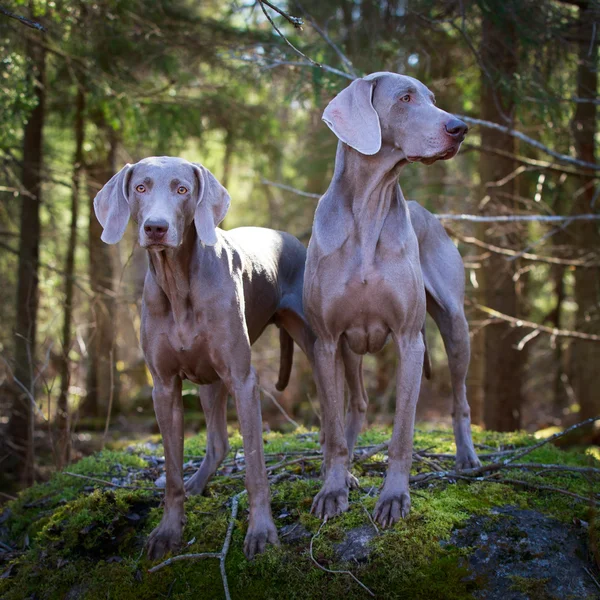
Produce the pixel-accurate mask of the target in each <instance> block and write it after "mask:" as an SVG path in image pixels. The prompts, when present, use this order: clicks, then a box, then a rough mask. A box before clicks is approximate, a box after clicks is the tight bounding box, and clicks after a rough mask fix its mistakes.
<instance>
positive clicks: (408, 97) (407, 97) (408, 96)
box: [400, 94, 410, 102]
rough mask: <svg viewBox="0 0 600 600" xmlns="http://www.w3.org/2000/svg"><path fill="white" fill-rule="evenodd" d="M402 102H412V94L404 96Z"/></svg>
mask: <svg viewBox="0 0 600 600" xmlns="http://www.w3.org/2000/svg"><path fill="white" fill-rule="evenodd" d="M400 100H402V102H410V94H406V95H405V96H402V98H400Z"/></svg>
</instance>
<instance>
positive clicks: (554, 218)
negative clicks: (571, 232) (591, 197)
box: [434, 213, 600, 223]
mask: <svg viewBox="0 0 600 600" xmlns="http://www.w3.org/2000/svg"><path fill="white" fill-rule="evenodd" d="M434 217H435V218H436V219H440V220H442V221H472V222H475V223H514V222H517V221H526V222H532V221H534V222H545V223H555V222H565V221H567V222H571V221H597V220H598V219H600V215H595V214H584V215H498V216H491V215H490V216H487V215H485V216H484V215H461V214H453V213H447V214H435V215H434Z"/></svg>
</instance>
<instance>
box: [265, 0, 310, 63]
mask: <svg viewBox="0 0 600 600" xmlns="http://www.w3.org/2000/svg"><path fill="white" fill-rule="evenodd" d="M258 3H259V4H260V8H261V10H262V11H263V13H264V15H265V17H267V20H268V21H269V23H271V26H272V27H273V29H274V30H275V31H276V32H277V33H278V34H279V35H280V37H282V38H283V41H284V42H285V43H286V44H287V45H288V46H289V47H290V48H291V49H292V50H293V51H294V52H295V53H296V54H299V55H300V56H301V57H302V58H305V59H306V60H307V61H308V62H309V63H310V64H311V65H312V66H313V67H320V66H321V65H320V64H319V63H318V62H316V61H314V60H313V59H312V58H310V57H309V56H306V54H304V52H302V51H301V50H298V48H296V46H294V44H292V42H290V40H288V39H287V38H286V37H285V35H283V33H282V32H281V31H280V30H279V28H278V27H277V25H275V22H274V21H273V19H271V16H270V15H269V13H268V12H267V9H266V8H265V4H267V6H270V7H271V8H274V7H273V5H272V4H270V3H268V2H264V0H258ZM263 3H264V4H263ZM275 10H277V9H275ZM277 12H280V11H279V10H277ZM288 20H289V19H288Z"/></svg>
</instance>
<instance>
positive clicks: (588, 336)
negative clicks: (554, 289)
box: [470, 303, 600, 418]
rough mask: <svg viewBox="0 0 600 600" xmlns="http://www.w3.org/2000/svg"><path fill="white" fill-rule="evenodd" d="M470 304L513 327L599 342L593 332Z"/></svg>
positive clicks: (599, 337)
mask: <svg viewBox="0 0 600 600" xmlns="http://www.w3.org/2000/svg"><path fill="white" fill-rule="evenodd" d="M470 304H471V305H472V306H474V307H475V308H477V309H478V310H480V311H481V312H484V313H486V314H488V315H491V316H492V317H495V318H496V319H500V320H501V321H506V322H507V323H510V324H511V325H512V326H513V327H527V328H528V329H535V330H537V331H541V332H543V333H547V334H549V335H551V336H552V337H567V338H575V339H578V340H585V341H588V342H600V335H596V334H593V333H583V332H582V331H571V330H568V329H557V328H556V327H546V326H545V325H541V324H540V323H534V322H533V321H526V320H524V319H517V318H516V317H511V316H510V315H505V314H504V313H501V312H499V311H497V310H494V309H493V308H489V307H487V306H483V305H481V304H476V303H470ZM599 418H600V417H599Z"/></svg>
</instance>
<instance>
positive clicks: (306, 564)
mask: <svg viewBox="0 0 600 600" xmlns="http://www.w3.org/2000/svg"><path fill="white" fill-rule="evenodd" d="M315 433H316V432H312V431H301V432H296V433H293V434H281V433H277V432H272V433H269V434H265V452H266V453H272V454H278V453H285V452H297V451H312V450H316V449H317V448H318V436H317V435H315ZM389 435H390V432H389V430H387V429H383V428H379V429H377V428H374V429H370V430H368V431H366V432H365V433H363V434H361V436H360V438H359V442H358V444H359V445H363V446H364V445H376V444H378V443H381V442H382V441H385V440H387V439H389ZM475 439H476V442H477V443H481V444H485V445H486V446H490V447H493V448H500V447H507V446H508V447H517V446H519V447H520V446H527V445H531V444H534V443H535V442H536V440H535V439H534V438H532V437H530V436H526V435H525V434H522V433H517V434H496V433H490V432H481V431H478V430H476V431H475ZM230 443H231V445H232V447H233V448H234V449H236V450H237V449H240V448H241V447H242V441H241V438H240V436H239V434H238V433H236V432H231V442H230ZM204 444H205V435H204V434H199V435H197V436H194V437H192V438H189V439H188V440H186V445H185V452H186V454H188V455H192V456H200V455H202V454H203V453H204ZM415 445H416V447H417V448H418V449H424V448H431V449H432V451H437V452H453V448H454V440H453V436H452V432H451V430H449V429H444V430H439V429H436V430H426V429H422V428H421V429H419V430H418V431H417V433H416V436H415ZM155 451H156V452H157V453H159V454H160V453H161V448H157V449H156V450H155ZM148 453H149V452H148V450H147V448H144V446H143V445H140V447H139V448H138V449H137V450H135V451H134V452H127V453H125V452H109V451H105V452H102V453H99V454H97V455H95V456H93V457H89V458H87V459H84V460H82V461H80V462H79V463H77V464H76V465H73V466H72V467H70V470H71V471H72V472H74V473H78V474H83V475H87V476H90V477H97V478H99V479H110V478H111V477H112V476H123V475H124V474H125V472H126V471H127V470H129V469H136V468H144V467H146V466H147V465H146V463H145V461H144V459H143V454H148ZM230 456H231V455H230ZM374 459H375V461H376V460H377V459H376V457H374ZM279 460H280V459H279V458H273V459H272V462H273V463H274V462H278V461H279ZM522 461H523V462H524V461H528V462H545V463H555V464H569V465H592V466H593V465H595V466H598V461H596V460H595V459H593V458H592V457H590V456H589V455H586V454H585V453H584V452H565V451H562V450H559V449H558V448H555V447H553V446H544V447H543V448H541V449H539V450H536V451H535V452H533V453H532V454H530V455H527V456H526V457H524V458H523V459H522ZM447 464H448V465H451V463H450V462H449V463H447ZM319 469H320V461H314V462H310V463H306V464H304V465H300V464H296V465H292V466H290V467H288V471H289V472H290V473H291V474H296V475H299V474H301V473H302V475H303V476H302V478H292V479H291V480H283V481H281V482H279V483H277V484H275V485H273V486H272V489H271V494H272V507H273V515H274V518H275V521H276V524H277V526H278V527H279V528H281V527H283V526H290V527H291V526H293V525H294V524H296V523H299V524H300V525H301V526H302V527H304V528H305V529H306V530H307V531H308V532H309V534H310V535H312V536H315V534H316V533H317V532H318V531H319V529H320V533H319V535H318V537H316V538H315V539H314V543H313V555H314V558H315V559H316V560H318V561H319V563H321V564H322V565H323V566H324V567H326V568H328V569H333V570H344V569H349V570H351V571H352V573H353V574H354V575H355V576H356V577H358V578H359V579H360V580H361V581H362V582H363V583H364V584H365V585H367V586H368V587H369V588H371V589H372V590H373V591H374V592H375V594H376V595H377V597H378V598H398V597H402V598H407V599H418V600H421V599H422V600H425V599H430V598H444V599H451V600H462V599H467V598H471V597H472V595H473V592H474V591H475V589H476V588H477V587H478V586H483V585H485V582H483V581H477V580H476V581H473V580H471V579H470V578H468V577H466V576H467V570H466V566H465V565H467V564H468V563H467V561H465V560H463V559H464V557H465V556H466V554H468V550H467V549H458V548H456V547H453V546H452V545H450V544H448V540H449V539H450V536H451V532H452V531H453V530H454V529H456V528H458V527H461V526H463V525H464V524H465V523H466V521H467V520H468V519H469V518H470V517H472V516H473V515H489V516H490V517H491V519H500V518H502V517H501V515H498V514H495V515H494V514H490V510H491V509H493V508H494V507H497V506H505V505H508V504H510V505H517V506H519V507H521V508H527V507H529V508H536V509H538V510H541V511H543V512H546V513H548V514H552V515H555V516H558V517H559V518H561V519H563V520H571V519H572V518H573V516H579V517H580V518H582V519H584V520H586V521H588V522H589V523H590V528H589V529H590V535H591V536H592V535H593V536H596V537H595V539H598V537H599V535H600V523H599V522H598V521H599V520H598V518H597V517H596V515H595V514H592V515H590V514H589V509H588V507H587V506H586V505H585V504H578V503H576V502H573V500H572V499H570V498H565V499H563V497H561V496H558V495H556V494H553V493H548V492H538V491H533V490H525V489H523V488H521V487H513V486H511V485H505V484H501V483H495V484H493V483H489V482H484V481H480V482H473V483H471V482H469V483H467V482H464V481H461V480H459V481H458V482H457V483H449V482H447V481H437V482H433V483H431V484H430V485H428V486H427V487H424V488H422V489H418V490H413V493H412V510H411V514H410V515H409V517H408V518H407V519H406V520H404V521H401V522H399V523H398V524H396V525H395V526H394V527H392V528H390V529H389V530H387V531H385V532H381V533H380V535H378V536H376V537H374V539H373V540H372V541H371V542H370V546H371V548H372V551H371V554H370V556H369V557H368V559H367V560H366V561H365V562H362V563H359V564H354V563H353V564H344V563H341V562H339V560H338V559H337V558H336V552H335V547H336V545H337V544H339V543H340V542H341V541H342V540H343V539H344V538H345V535H346V532H347V531H348V530H350V529H354V528H357V527H362V526H368V527H372V524H371V521H370V518H369V516H368V513H371V512H372V510H373V508H374V506H375V503H376V496H377V491H378V489H379V488H380V486H381V484H382V482H383V477H382V475H383V472H381V475H380V474H379V470H377V469H374V470H373V469H372V468H371V467H369V466H368V465H366V468H365V470H364V471H363V472H360V470H359V469H357V470H356V472H357V474H359V475H360V484H361V488H360V489H358V490H354V491H352V492H351V493H350V509H349V511H348V512H347V513H345V514H344V515H341V516H340V517H338V518H336V519H333V520H331V521H329V522H328V523H326V524H325V525H323V526H322V527H321V522H320V521H319V520H318V519H316V518H315V517H314V516H313V515H311V514H310V507H311V504H312V500H313V497H314V496H315V494H316V493H317V492H318V490H319V488H320V486H321V481H320V480H319V479H318V473H319ZM502 477H510V478H513V479H520V480H524V481H525V480H526V481H530V482H532V483H536V484H541V485H554V486H557V487H562V488H565V489H568V490H571V491H574V492H576V493H579V494H581V495H584V496H586V497H587V495H589V493H590V492H591V490H590V484H589V483H588V482H587V481H586V479H585V478H584V477H581V476H579V475H572V474H567V473H560V472H552V473H549V474H545V475H543V476H541V475H539V474H537V473H536V472H535V471H519V470H513V471H507V472H503V473H502ZM136 484H137V483H136ZM139 485H145V486H148V488H149V489H148V490H143V489H142V490H127V489H115V490H108V491H103V490H95V491H91V492H90V491H89V490H88V486H92V487H96V485H95V484H94V483H93V482H90V481H89V480H84V479H78V478H74V477H71V476H68V475H66V474H64V473H63V474H61V473H59V474H56V475H55V476H54V477H53V478H52V479H51V480H50V481H49V482H48V483H46V484H41V485H36V486H34V487H32V488H30V489H28V490H25V491H24V492H23V493H22V494H21V495H20V497H19V499H18V500H17V501H15V502H13V503H11V504H10V505H9V508H10V510H11V513H12V516H11V518H10V519H9V520H8V521H7V523H6V525H7V526H8V527H9V536H10V538H11V539H10V541H11V543H12V544H13V545H14V546H15V547H16V546H19V545H20V544H21V543H22V540H23V538H24V537H25V534H27V536H28V538H29V542H30V548H29V549H28V550H27V551H26V552H25V553H24V554H23V555H22V556H20V557H19V558H17V559H16V560H15V561H14V567H13V569H12V571H11V572H10V576H9V577H6V578H4V579H0V597H2V598H6V600H16V599H21V598H24V597H28V596H32V595H35V597H36V598H40V599H54V598H57V599H58V598H64V597H65V596H66V595H67V594H69V593H71V594H72V595H73V596H74V597H76V596H77V594H79V597H81V598H86V599H87V598H91V599H96V598H98V599H100V598H102V599H105V598H107V597H111V598H114V597H118V598H120V599H121V598H122V599H123V600H129V599H131V600H144V599H146V598H148V599H151V598H157V597H163V596H164V597H170V598H181V599H188V598H190V599H191V598H197V597H199V596H202V597H206V598H222V597H223V588H222V582H221V576H220V572H219V561H218V560H216V559H205V560H201V561H180V562H177V563H174V564H172V565H171V566H169V567H166V568H164V569H162V570H160V571H158V572H156V573H153V574H150V573H148V569H149V568H150V567H151V566H152V565H151V563H150V562H149V561H148V560H147V558H146V556H145V553H144V543H145V540H146V539H147V536H148V534H149V533H150V531H151V530H152V529H153V528H154V527H155V526H156V525H157V524H158V523H159V521H160V518H161V516H162V508H161V507H159V506H158V501H159V499H160V496H159V495H157V494H156V493H155V492H154V490H153V489H151V488H152V487H153V486H152V485H151V483H150V482H146V483H144V482H140V483H139ZM241 490H243V481H242V480H241V479H233V478H231V477H225V476H219V477H216V478H215V479H214V480H213V481H212V482H211V483H210V485H209V487H208V490H207V494H208V495H207V496H203V497H192V498H189V499H187V500H186V504H185V508H186V516H187V523H186V526H185V528H184V534H183V538H184V542H185V544H186V546H185V547H184V548H183V549H182V551H181V552H183V553H198V552H218V551H220V549H221V546H222V543H223V539H224V537H225V532H226V530H227V526H228V523H229V519H230V510H231V508H230V499H231V497H232V495H233V494H235V493H238V492H239V491H241ZM247 511H248V500H247V497H245V496H243V497H242V498H241V500H240V510H239V514H238V520H237V522H236V526H235V529H234V533H233V538H232V544H231V548H230V551H229V554H228V557H227V564H226V568H227V574H228V578H229V585H230V589H231V595H232V597H233V598H250V599H252V598H267V599H268V598H273V599H279V598H286V599H287V598H290V599H298V600H301V599H307V600H308V599H312V598H323V599H329V598H335V599H338V598H339V597H344V599H345V600H346V599H347V600H353V599H359V598H364V597H365V592H364V590H363V589H362V588H361V587H360V586H359V585H358V584H357V583H356V582H355V581H354V580H353V579H352V578H351V577H350V576H348V575H347V574H331V573H326V572H324V571H323V570H321V569H319V568H318V567H317V566H316V565H315V564H314V562H313V561H312V559H311V556H310V552H309V543H310V538H308V537H304V538H301V539H299V540H298V541H296V542H294V543H287V544H286V543H283V544H282V546H281V548H269V550H268V551H267V552H266V553H265V554H263V555H261V556H259V557H257V558H256V559H255V560H254V561H253V562H248V561H247V560H246V559H245V557H244V555H243V540H244V535H245V532H246V529H247V515H248V512H247ZM490 522H491V521H490ZM300 525H299V526H300ZM514 535H515V538H516V539H517V538H518V537H519V535H520V532H519V530H518V527H516V528H515V533H514ZM283 541H285V539H284V540H283ZM513 584H514V586H517V587H515V589H519V591H523V593H526V595H527V594H529V596H528V597H531V598H539V600H549V598H550V597H548V596H543V595H542V596H539V597H538V596H534V595H533V594H534V593H537V591H535V590H538V588H539V589H541V588H540V586H541V584H540V582H537V583H535V582H532V580H521V579H519V578H513ZM518 586H520V587H518ZM524 586H525V587H524ZM526 586H531V589H529V588H527V589H528V590H529V591H527V592H525V589H526ZM536 586H537V587H536ZM534 588H535V590H534Z"/></svg>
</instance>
